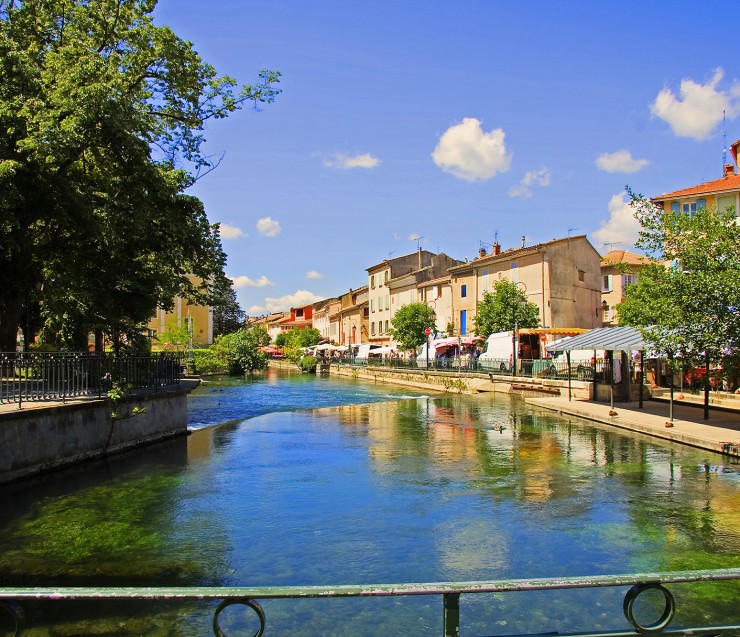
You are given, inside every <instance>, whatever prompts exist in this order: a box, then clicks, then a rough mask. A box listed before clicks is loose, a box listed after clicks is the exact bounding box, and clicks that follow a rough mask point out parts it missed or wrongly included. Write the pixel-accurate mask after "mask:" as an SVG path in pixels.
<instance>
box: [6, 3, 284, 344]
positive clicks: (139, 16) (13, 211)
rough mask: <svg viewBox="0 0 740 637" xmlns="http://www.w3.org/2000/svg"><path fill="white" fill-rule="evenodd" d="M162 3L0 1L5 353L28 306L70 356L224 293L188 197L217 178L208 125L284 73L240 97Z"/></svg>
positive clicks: (203, 224) (267, 91)
mask: <svg viewBox="0 0 740 637" xmlns="http://www.w3.org/2000/svg"><path fill="white" fill-rule="evenodd" d="M155 5H156V0H0V130H2V132H3V134H2V136H0V233H1V234H2V237H3V242H2V247H1V248H0V271H1V272H2V273H3V285H2V286H0V350H7V349H12V348H13V347H14V345H15V333H16V329H17V327H18V326H19V325H23V316H24V313H25V314H28V313H29V312H28V304H29V301H28V299H33V301H34V302H40V305H41V309H42V312H43V313H44V314H45V315H46V317H47V318H48V322H49V327H50V328H51V329H53V330H56V331H57V332H59V333H61V334H63V335H65V334H66V335H67V338H68V340H69V342H68V343H67V344H68V345H70V346H78V347H79V346H80V345H82V344H83V343H82V342H81V341H83V340H84V339H86V335H87V332H88V331H89V330H95V329H97V330H98V331H101V330H104V331H106V332H108V333H109V334H113V335H116V334H121V333H125V332H126V331H130V330H133V329H135V328H136V327H137V326H138V325H140V324H141V323H143V322H145V321H146V320H147V319H148V318H149V317H150V316H152V315H153V314H154V312H155V309H156V307H157V306H158V305H159V306H162V307H167V306H168V304H169V303H170V302H171V299H172V298H173V297H174V296H175V295H180V296H184V297H186V298H188V299H190V300H192V301H196V302H198V301H200V302H206V301H208V300H209V299H210V297H211V294H212V291H213V289H214V288H215V287H217V286H219V285H223V277H224V275H223V266H224V262H225V255H224V252H223V249H222V247H221V241H220V237H219V231H218V226H217V225H212V224H210V223H209V221H208V218H207V216H206V214H205V211H204V209H203V206H202V204H201V202H200V201H198V200H197V199H196V198H194V197H191V196H188V195H186V194H184V192H185V190H186V189H187V188H188V187H189V186H190V185H192V183H193V182H194V181H195V180H196V179H197V178H198V176H199V175H201V174H203V173H204V172H207V171H208V170H210V169H211V168H212V167H213V165H212V162H211V159H210V158H209V157H208V156H207V155H206V154H205V153H204V151H203V150H202V147H201V146H202V142H203V134H202V131H203V128H204V124H205V122H206V121H208V120H211V119H218V118H222V117H225V116H227V115H228V114H230V113H232V112H233V111H235V110H237V109H239V108H241V107H242V105H244V104H245V103H247V102H252V103H254V104H255V105H257V104H259V103H261V102H270V101H272V100H273V99H274V97H275V95H276V93H277V89H276V88H275V83H276V82H277V81H278V80H279V74H278V73H276V72H270V71H262V72H261V73H260V74H259V80H258V81H257V82H256V83H255V84H254V85H247V86H244V87H243V88H239V87H238V86H237V83H236V81H235V80H233V79H232V78H230V77H227V76H221V75H218V74H217V73H216V71H215V69H214V68H213V67H212V66H211V65H209V64H207V63H206V62H204V61H203V60H202V59H201V58H200V56H199V55H198V54H197V53H196V52H195V50H194V49H193V47H192V45H191V44H190V43H189V42H186V41H184V40H182V39H180V38H179V37H177V35H175V34H174V33H173V32H172V31H171V30H170V29H169V28H167V27H164V26H156V25H155V24H154V23H153V21H152V11H153V10H154V7H155ZM190 274H194V275H196V277H197V279H196V280H197V281H202V283H200V284H198V283H193V282H192V280H191V279H190V278H189V277H188V275H190ZM41 284H43V291H39V288H40V285H41Z"/></svg>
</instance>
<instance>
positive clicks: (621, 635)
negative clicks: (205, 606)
mask: <svg viewBox="0 0 740 637" xmlns="http://www.w3.org/2000/svg"><path fill="white" fill-rule="evenodd" d="M729 580H740V568H734V569H719V570H701V571H680V572H670V573H642V574H632V575H599V576H591V577H563V578H556V579H515V580H497V581H488V582H461V583H430V584H387V585H360V586H308V587H290V586H281V587H274V588H270V587H203V588H195V587H193V588H188V587H171V588H167V587H153V588H0V615H4V616H5V620H6V623H7V620H9V621H10V630H11V632H12V634H13V635H15V636H16V637H17V636H19V635H21V633H22V632H23V630H24V628H25V626H26V623H27V616H26V613H25V611H24V608H23V603H24V602H30V601H32V600H34V601H35V602H38V601H42V602H43V601H49V602H52V601H53V602H58V601H59V600H93V601H94V600H113V599H118V600H120V599H126V600H167V601H201V600H221V601H220V604H219V605H218V606H217V608H216V610H215V612H214V614H213V618H212V628H213V634H214V635H216V636H217V637H225V636H226V632H225V630H224V628H223V627H222V625H221V615H222V613H223V611H224V610H225V609H226V608H227V607H229V606H233V605H242V606H244V607H246V608H248V609H251V611H253V612H254V613H255V616H256V618H255V619H256V624H257V626H258V628H257V630H256V632H255V633H254V637H261V636H262V635H263V634H264V633H265V630H266V627H267V615H266V613H265V611H264V609H263V608H262V606H261V605H260V603H259V601H258V600H265V599H273V600H275V599H284V600H285V599H287V600H290V599H305V598H342V597H365V598H368V597H388V596H413V595H416V596H418V595H426V596H431V595H435V596H441V597H442V634H443V635H444V637H459V635H460V597H461V596H462V595H480V594H485V593H508V592H514V591H548V590H549V591H552V590H564V589H595V588H603V587H627V586H629V587H630V588H629V589H628V590H627V591H626V593H625V596H624V599H623V602H622V608H621V610H622V612H623V614H624V617H625V619H626V621H627V625H626V626H625V629H622V630H615V631H602V630H597V631H595V632H588V633H575V632H574V633H571V634H573V635H586V634H588V635H593V636H595V637H602V636H603V637H627V636H652V637H655V636H658V635H692V636H696V635H723V634H739V633H740V606H737V607H736V611H737V617H736V618H733V619H732V622H733V623H730V624H723V625H710V626H702V625H699V626H681V627H671V622H672V621H673V618H674V615H675V613H676V600H675V597H674V596H673V593H671V591H670V590H669V589H668V588H667V586H668V585H671V586H673V585H677V584H686V583H692V582H721V581H729ZM656 600H657V601H656ZM540 601H541V600H540ZM638 607H639V610H638ZM540 610H542V609H540ZM544 614H545V615H546V614H547V613H546V612H545V613H544ZM547 634H548V635H553V634H560V633H555V632H550V633H547Z"/></svg>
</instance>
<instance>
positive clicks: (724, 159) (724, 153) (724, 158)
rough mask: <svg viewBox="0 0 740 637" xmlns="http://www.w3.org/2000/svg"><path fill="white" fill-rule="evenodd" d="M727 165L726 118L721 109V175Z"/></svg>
mask: <svg viewBox="0 0 740 637" xmlns="http://www.w3.org/2000/svg"><path fill="white" fill-rule="evenodd" d="M726 163H727V116H726V113H725V110H724V109H722V174H724V172H725V164H726Z"/></svg>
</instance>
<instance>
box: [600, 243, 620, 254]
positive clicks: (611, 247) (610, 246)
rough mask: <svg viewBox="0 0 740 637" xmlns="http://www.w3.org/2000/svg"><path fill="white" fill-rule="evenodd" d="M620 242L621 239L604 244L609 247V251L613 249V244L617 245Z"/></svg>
mask: <svg viewBox="0 0 740 637" xmlns="http://www.w3.org/2000/svg"><path fill="white" fill-rule="evenodd" d="M621 244H622V242H621V241H612V242H610V243H605V244H604V245H605V246H606V247H607V248H609V252H611V251H612V250H614V246H618V245H621Z"/></svg>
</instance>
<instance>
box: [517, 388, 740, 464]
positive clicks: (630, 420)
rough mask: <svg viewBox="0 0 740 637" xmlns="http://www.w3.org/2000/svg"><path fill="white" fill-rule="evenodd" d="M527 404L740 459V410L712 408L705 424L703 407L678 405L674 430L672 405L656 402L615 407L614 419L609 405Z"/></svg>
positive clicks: (556, 400) (539, 401)
mask: <svg viewBox="0 0 740 637" xmlns="http://www.w3.org/2000/svg"><path fill="white" fill-rule="evenodd" d="M526 402H527V403H528V404H531V405H537V406H538V407H543V408H545V409H551V410H553V411H557V412H559V413H561V414H569V415H572V416H578V417H579V418H585V419H587V420H593V421H596V422H601V423H605V424H607V425H611V426H614V427H619V428H621V429H628V430H630V431H637V432H639V433H643V434H648V435H650V436H655V437H657V438H662V439H665V440H671V441H674V442H680V443H683V444H687V445H691V446H693V447H699V448H701V449H709V450H711V451H717V452H719V453H724V454H726V455H730V456H734V457H740V411H739V410H729V409H722V410H717V409H711V408H710V410H709V420H704V408H703V406H700V405H686V404H681V405H676V404H674V405H673V422H672V425H673V426H666V423H669V405H668V403H665V402H659V401H655V400H646V401H644V403H643V408H642V409H640V408H639V403H638V402H637V401H635V402H629V403H614V410H613V415H610V412H612V409H611V406H610V405H609V403H601V402H592V401H586V400H576V399H573V400H570V401H569V400H568V398H567V396H566V397H562V396H557V397H547V398H527V399H526Z"/></svg>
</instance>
